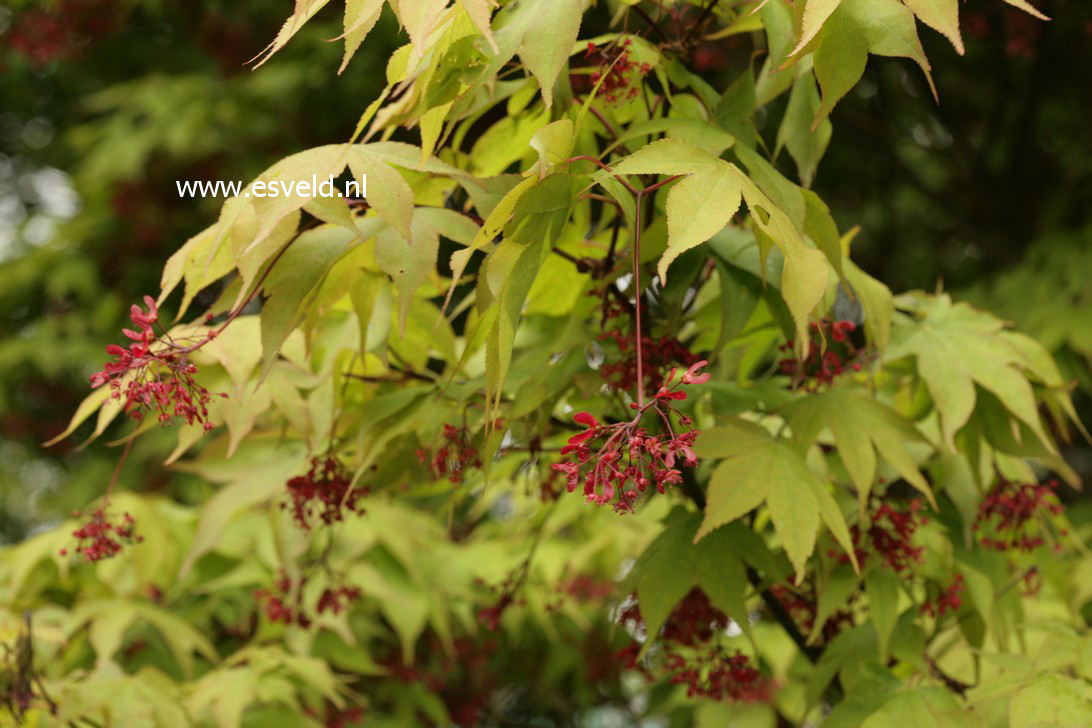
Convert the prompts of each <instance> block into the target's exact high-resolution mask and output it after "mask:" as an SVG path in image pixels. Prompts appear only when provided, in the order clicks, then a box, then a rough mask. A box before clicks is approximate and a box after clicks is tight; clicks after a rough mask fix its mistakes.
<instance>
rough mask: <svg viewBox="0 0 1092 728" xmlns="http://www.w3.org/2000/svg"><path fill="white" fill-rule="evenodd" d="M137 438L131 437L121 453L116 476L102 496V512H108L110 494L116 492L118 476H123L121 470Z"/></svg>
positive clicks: (115, 471)
mask: <svg viewBox="0 0 1092 728" xmlns="http://www.w3.org/2000/svg"><path fill="white" fill-rule="evenodd" d="M135 439H136V438H135V437H130V438H129V440H128V441H127V442H126V443H125V449H124V450H122V451H121V457H120V458H118V464H117V465H116V466H115V467H114V475H113V476H112V477H111V478H110V484H109V485H108V486H106V492H105V493H103V495H102V505H101V506H99V509H100V510H106V506H107V505H108V504H109V503H110V494H111V493H113V492H114V485H115V484H117V482H118V476H119V475H121V468H122V466H123V465H125V461H126V459H128V457H129V451H130V450H132V448H133V440H135Z"/></svg>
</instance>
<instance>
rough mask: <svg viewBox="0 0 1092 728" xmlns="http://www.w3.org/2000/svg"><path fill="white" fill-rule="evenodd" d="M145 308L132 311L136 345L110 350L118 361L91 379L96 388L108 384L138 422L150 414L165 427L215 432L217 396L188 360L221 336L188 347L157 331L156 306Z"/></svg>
mask: <svg viewBox="0 0 1092 728" xmlns="http://www.w3.org/2000/svg"><path fill="white" fill-rule="evenodd" d="M144 303H145V305H146V306H147V307H148V310H147V311H144V310H142V309H141V308H140V306H137V305H136V304H134V305H133V306H132V308H130V312H129V317H130V318H131V319H132V321H133V324H134V325H135V326H136V329H135V330H134V329H122V333H123V334H124V335H125V336H126V338H128V339H130V340H131V342H132V343H130V344H129V346H128V348H126V347H123V346H118V345H117V344H111V345H110V346H107V347H106V353H107V354H110V355H111V356H113V357H114V361H110V362H107V363H106V365H105V366H104V367H103V369H102V371H99V372H95V373H94V374H92V375H91V387H92V388H95V389H97V388H98V387H101V386H103V385H104V384H107V383H109V384H110V387H111V389H112V390H113V391H112V396H113V397H114V399H117V400H121V399H122V397H123V396H124V398H125V411H126V412H128V413H129V416H130V417H132V418H133V419H135V420H138V421H139V420H143V419H144V417H145V415H146V414H148V413H151V414H154V415H156V416H157V417H158V419H159V422H160V424H162V425H166V424H169V423H171V422H172V421H174V420H175V418H179V419H182V420H185V422H186V424H190V425H192V424H194V423H195V422H200V423H202V424H203V425H204V428H205V430H206V431H208V430H211V429H212V423H210V422H209V411H208V404H209V402H210V401H211V400H212V395H211V394H209V391H208V390H207V389H205V388H204V387H202V386H201V385H200V384H198V383H197V381H196V380H195V379H194V375H195V374H196V373H197V367H196V366H195V365H194V364H193V363H192V362H190V361H189V354H190V353H191V352H193V351H194V350H196V349H198V348H200V347H201V346H202V345H204V343H205V342H207V341H209V340H210V339H212V338H215V336H216V332H215V331H209V332H208V333H207V334H206V335H205V336H204V337H203V338H202V339H200V340H198V341H196V342H193V341H190V342H186V343H187V345H186V346H183V345H181V342H178V341H176V340H174V339H172V338H171V336H170V335H169V334H167V333H166V332H165V331H163V329H162V328H161V327H158V321H159V310H158V309H157V308H156V304H155V300H154V299H153V298H152V297H151V296H145V297H144ZM157 328H159V332H160V333H158V334H157V333H156V329H157ZM220 396H222V397H226V396H227V395H226V394H221V395H220Z"/></svg>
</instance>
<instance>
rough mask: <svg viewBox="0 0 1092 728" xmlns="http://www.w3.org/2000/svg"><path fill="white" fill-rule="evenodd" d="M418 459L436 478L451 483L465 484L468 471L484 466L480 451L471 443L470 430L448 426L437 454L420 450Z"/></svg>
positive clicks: (445, 428) (446, 425) (445, 426)
mask: <svg viewBox="0 0 1092 728" xmlns="http://www.w3.org/2000/svg"><path fill="white" fill-rule="evenodd" d="M417 459H418V460H419V461H420V462H421V464H422V465H427V466H428V468H429V470H431V471H432V476H433V477H434V478H443V477H445V476H446V477H447V479H448V482H450V483H461V482H463V478H465V477H466V471H467V470H469V469H470V468H480V467H481V466H482V460H481V456H479V455H478V449H477V448H476V447H474V445H473V444H472V443H471V441H470V430H469V429H467V428H466V427H456V426H455V425H448V424H445V425H444V431H443V443H442V444H441V445H440V447H438V448H437V449H436V452H435V453H429V451H428V450H426V449H424V448H418V449H417Z"/></svg>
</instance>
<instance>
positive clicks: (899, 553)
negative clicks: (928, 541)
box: [831, 497, 929, 572]
mask: <svg viewBox="0 0 1092 728" xmlns="http://www.w3.org/2000/svg"><path fill="white" fill-rule="evenodd" d="M869 506H870V507H869V511H870V516H869V521H870V522H869V525H868V528H867V529H862V527H861V524H859V523H855V524H853V527H852V528H851V529H850V536H851V537H852V539H853V550H854V552H855V553H856V556H857V563H859V564H861V565H864V563H865V561H866V560H867V559H868V557H869V556H870V555H871V554H876V555H878V556H879V557H880V558H882V559H883V563H884V565H885V566H887V567H888V568H890V569H893V570H895V571H897V572H901V571H904V570H905V569H906V567H908V566H910V565H911V564H916V563H920V562H921V558H922V553H923V549H922V548H921V547H920V546H914V545H913V541H914V532H915V531H917V530H918V526H921V525H923V524H925V523H928V522H929V521H928V519H927V518H924V517H920V516H919V515H918V512H919V511H920V510H921V508H922V503H921V500H919V499H917V498H915V499H913V500H911V501H909V502H908V503H906V504H905V506H903V505H898V506H896V505H892V504H890V503H883V502H881V501H880V500H879V499H878V498H875V497H873V498H872V500H871V502H870V504H869ZM835 554H837V555H838V557H839V558H840V560H841V562H842V563H843V564H848V563H849V556H847V555H846V554H844V553H840V552H836V551H832V552H831V555H832V556H833V555H835Z"/></svg>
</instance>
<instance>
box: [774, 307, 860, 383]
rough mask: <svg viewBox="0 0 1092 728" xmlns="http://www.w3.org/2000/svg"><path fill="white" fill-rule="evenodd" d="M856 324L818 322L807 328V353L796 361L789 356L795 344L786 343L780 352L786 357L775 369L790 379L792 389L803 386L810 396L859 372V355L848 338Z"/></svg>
mask: <svg viewBox="0 0 1092 728" xmlns="http://www.w3.org/2000/svg"><path fill="white" fill-rule="evenodd" d="M856 329H857V324H855V323H853V322H852V321H833V322H832V321H827V320H823V321H818V322H812V324H811V337H810V340H809V341H808V353H807V355H806V356H805V357H804V359H802V360H799V359H796V358H794V357H792V356H791V354H792V352H793V350H794V348H795V341H794V340H792V339H790V340H789V341H787V342H786V343H784V344H782V345H781V347H780V350H781V351H783V352H786V353H788V354H790V356H789V357H788V358H785V359H782V360H781V361H780V362H779V364H778V366H779V368H780V369H781V373H782V374H787V375H789V376H791V377H792V382H793V387H798V386H803V387H804V388H805V389H806V390H807V391H809V392H814V391H816V390H818V389H819V387H821V386H823V385H830V384H831V383H833V382H834V380H835V379H836V378H837V377H838V376H839V375H841V374H843V373H844V372H846V371H847V370H851V371H860V370H861V362H860V361H859V359H860V355H861V352H860V351H859V350H858V349H857V347H856V346H855V345H854V344H853V338H852V334H853V332H854V331H855V330H856Z"/></svg>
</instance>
